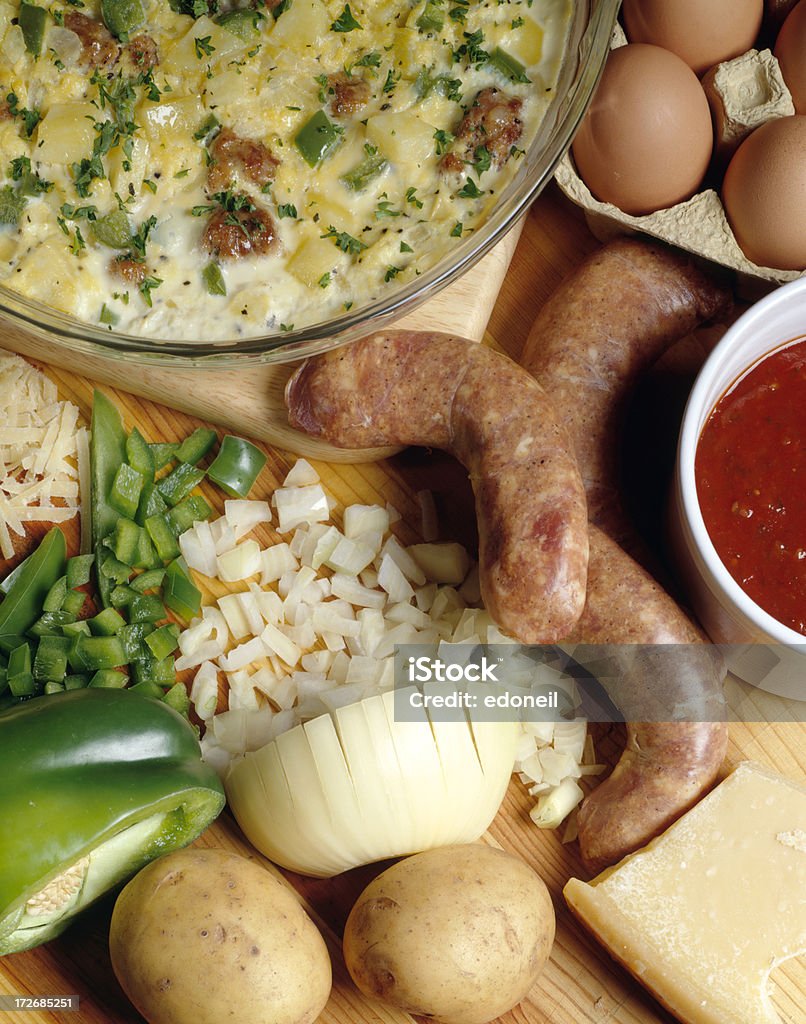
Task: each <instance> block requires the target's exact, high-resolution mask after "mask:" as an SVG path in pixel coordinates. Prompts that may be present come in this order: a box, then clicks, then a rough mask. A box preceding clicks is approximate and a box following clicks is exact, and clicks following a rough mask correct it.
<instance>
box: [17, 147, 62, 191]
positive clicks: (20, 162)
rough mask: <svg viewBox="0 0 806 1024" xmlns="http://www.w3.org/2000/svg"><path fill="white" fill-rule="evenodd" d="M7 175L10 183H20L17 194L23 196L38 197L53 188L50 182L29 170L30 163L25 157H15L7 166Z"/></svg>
mask: <svg viewBox="0 0 806 1024" xmlns="http://www.w3.org/2000/svg"><path fill="white" fill-rule="evenodd" d="M9 174H10V175H11V180H12V181H18V182H19V183H20V184H19V193H20V195H23V196H39V195H42V193H43V192H50V190H51V189H52V188H53V182H52V181H45V179H44V178H40V177H39V175H38V174H36V173H35V172H34V171H33V170H31V161H30V159H29V158H28V157H27V156H18V157H15V158H14V159H13V160H12V161H11V164H10V166H9Z"/></svg>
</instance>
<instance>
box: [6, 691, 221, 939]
mask: <svg viewBox="0 0 806 1024" xmlns="http://www.w3.org/2000/svg"><path fill="white" fill-rule="evenodd" d="M223 806H224V792H223V789H222V786H221V783H220V781H219V779H218V776H217V775H216V773H215V772H214V771H213V769H212V768H210V767H209V766H208V765H206V764H205V763H204V762H203V761H202V760H201V757H200V752H199V744H198V741H197V739H196V736H195V734H194V732H193V729H192V727H191V726H190V725H189V724H188V723H187V722H186V721H185V720H184V719H183V718H182V716H181V715H180V714H178V713H177V712H176V711H174V710H173V709H172V708H170V707H168V706H167V705H166V704H165V703H163V702H161V701H158V700H153V699H151V698H149V697H143V696H140V695H139V694H134V693H128V692H126V691H123V690H117V689H104V688H97V689H90V688H86V689H75V690H66V691H65V692H63V693H61V692H59V693H54V694H52V695H50V696H47V697H36V698H34V699H32V700H29V701H27V702H25V703H24V704H20V705H18V706H16V707H14V708H12V709H10V710H8V711H6V712H4V713H3V714H2V715H0V820H2V822H3V828H2V830H0V955H2V954H6V953H15V952H18V951H20V950H23V949H30V948H32V947H33V946H37V945H39V944H40V943H42V942H47V941H48V940H50V939H52V938H53V937H54V936H56V935H58V934H59V933H60V932H62V931H63V930H64V929H65V928H66V927H67V925H68V924H69V923H70V921H71V919H72V918H73V916H74V915H75V914H77V913H79V912H80V911H82V910H83V909H84V908H85V907H87V906H88V905H89V904H90V903H92V902H93V901H94V900H96V899H97V898H98V897H100V896H102V895H103V894H104V893H105V892H107V891H108V890H109V889H111V888H113V887H115V886H117V885H119V884H120V883H121V882H123V881H125V880H126V879H127V878H130V877H131V876H132V875H133V874H135V873H136V872H137V871H139V870H140V868H141V867H143V865H145V864H147V863H148V862H149V861H150V860H153V859H154V858H156V857H158V856H161V855H162V854H164V853H168V852H169V851H171V850H174V849H177V848H178V847H180V846H185V845H187V844H188V843H190V842H192V841H193V840H194V839H196V837H197V836H198V835H200V834H201V832H203V831H204V829H205V828H207V826H208V825H209V824H210V823H211V822H212V821H213V820H214V819H215V818H216V817H217V816H218V814H219V813H220V811H221V809H222V808H223Z"/></svg>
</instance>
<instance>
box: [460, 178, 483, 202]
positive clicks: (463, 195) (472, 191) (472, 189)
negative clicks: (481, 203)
mask: <svg viewBox="0 0 806 1024" xmlns="http://www.w3.org/2000/svg"><path fill="white" fill-rule="evenodd" d="M456 194H457V196H459V198H460V199H480V198H481V196H483V195H484V192H483V191H482V190H481V189H480V188H479V187H478V185H477V184H476V183H475V181H473V179H472V178H468V179H467V181H466V182H465V183H464V185H463V186H462V187H461V188H460V189H459V191H458V192H457V193H456Z"/></svg>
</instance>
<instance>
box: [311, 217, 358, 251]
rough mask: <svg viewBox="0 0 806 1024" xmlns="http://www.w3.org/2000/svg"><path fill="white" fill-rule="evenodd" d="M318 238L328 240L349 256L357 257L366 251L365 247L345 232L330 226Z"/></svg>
mask: <svg viewBox="0 0 806 1024" xmlns="http://www.w3.org/2000/svg"><path fill="white" fill-rule="evenodd" d="M319 237H320V238H330V239H332V241H333V244H334V245H335V246H337V247H338V248H339V249H341V251H342V252H346V253H349V254H350V255H351V256H357V255H358V254H359V253H361V252H363V251H364V249H366V245H365V244H364V243H363V242H362V241H360V240H359V239H357V238H353V236H352V235H349V234H348V233H347V232H346V231H337V230H336V229H335V228H334V227H333V225H332V224H331V225H330V226H329V227H328V229H327V231H326V232H325V233H324V234H323V235H320V236H319Z"/></svg>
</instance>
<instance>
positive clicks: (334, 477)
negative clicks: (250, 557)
mask: <svg viewBox="0 0 806 1024" xmlns="http://www.w3.org/2000/svg"><path fill="white" fill-rule="evenodd" d="M595 246H596V242H595V240H594V239H593V237H592V236H591V235H590V234H589V232H588V230H587V228H586V227H585V224H584V222H583V220H582V219H581V217H580V216H579V214H578V213H577V212H576V211H575V210H574V209H573V208H572V207H571V206H570V205H568V204H567V203H566V201H565V200H564V199H562V197H560V196H559V194H558V193H557V192H556V191H555V190H554V189H553V188H552V189H549V190H548V191H547V192H546V193H544V195H543V196H542V197H541V198H540V199H539V200H538V201H537V203H536V204H535V205H534V206H533V208H532V210H531V212H530V214H529V216H528V218H527V221H526V224H525V227H524V231H523V234H522V236H521V239H520V242H519V244H518V248H517V250H516V253H515V258H514V260H513V262H512V265H511V267H510V271H509V274H508V275H507V277H506V279H505V280H504V283H503V286H502V288H501V292H500V296H499V298H498V302H497V303H496V306H495V309H494V310H493V313H492V317H491V319H490V324H489V329H488V331H487V334H486V336H485V340H486V341H487V342H488V343H489V344H491V345H494V346H496V347H499V348H501V349H503V350H504V351H506V352H508V353H509V354H511V355H512V356H514V357H516V358H517V356H518V355H519V353H520V349H521V347H522V345H523V343H524V341H525V339H526V336H527V333H528V330H529V327H530V324H531V322H532V319H533V318H534V315H535V314H536V312H537V310H538V309H539V308H540V305H541V303H542V302H543V301H544V300H545V299H546V297H547V296H548V295H549V294H550V292H551V291H552V289H553V288H554V287H555V285H556V284H557V283H558V281H559V280H560V278H561V277H562V276H563V275H564V274H565V273H566V272H567V271H568V270H570V269H571V268H572V267H573V266H575V265H576V264H577V263H578V262H579V260H580V259H581V258H582V257H583V256H584V255H585V254H586V253H587V252H588V251H590V250H591V249H593V248H594V247H595ZM695 368H696V356H695V357H692V358H689V357H687V356H686V357H684V358H683V359H681V360H679V361H678V362H677V363H675V364H674V366H673V370H672V375H673V379H672V380H671V381H669V380H668V379H667V380H666V382H665V383H664V382H663V381H661V382H660V384H659V383H658V381H656V382H655V386H656V387H658V388H659V391H660V392H663V394H664V395H665V396H666V400H665V401H664V402H663V403H662V404H661V405H659V404H658V403H657V402H656V401H650V402H648V403H646V404H647V405H648V407H649V408H650V412H651V417H650V418H652V417H653V416H654V418H655V419H658V418H659V419H660V420H662V422H655V423H654V424H652V429H651V430H649V431H648V437H650V438H651V450H652V459H653V466H652V467H651V468H652V472H651V474H649V475H650V476H651V479H652V481H653V484H652V490H653V492H660V491H661V490H662V487H663V484H664V481H665V479H666V478H667V476H668V471H669V467H670V457H671V452H672V451H673V439H674V436H675V433H676V419H677V417H679V414H680V410H681V402H682V399H683V397H684V395H685V392H686V388H687V387H688V386H689V385H690V382H691V376H692V374H693V372H694V370H695ZM48 372H49V374H50V375H51V376H52V377H53V378H54V379H55V380H56V382H57V384H58V385H59V390H60V392H61V394H62V396H63V397H65V398H70V399H72V400H73V401H75V402H76V403H77V404H78V405H79V406H80V408H81V410H82V413H83V414H84V415H85V416H88V413H89V407H90V400H91V389H92V385H91V383H90V382H89V381H87V380H85V379H83V378H80V377H77V376H75V375H74V374H73V373H72V372H70V371H69V370H61V369H58V368H56V367H50V368H48ZM114 397H115V398H116V400H117V401H118V402H119V404H120V407H121V409H122V411H123V414H124V417H125V419H126V422H127V425H128V426H131V425H133V424H135V423H136V424H137V425H138V426H139V428H140V430H141V431H142V432H143V433H144V434H145V435H146V436H147V437H148V438H149V439H150V440H157V439H159V440H171V439H178V438H180V437H182V436H185V435H186V434H187V433H189V431H190V430H191V429H192V428H193V427H195V426H197V425H198V423H199V420H197V419H195V418H193V417H191V416H188V415H187V414H185V413H182V412H177V411H174V410H171V409H168V408H166V407H165V406H162V405H158V404H155V403H153V402H151V401H148V400H143V399H140V398H138V397H134V396H132V395H127V394H124V393H122V392H115V393H114ZM659 410H660V412H659ZM266 451H267V454H268V462H267V466H266V469H265V470H264V472H263V475H262V476H261V478H260V481H259V488H260V490H261V491H265V492H266V494H268V493H269V492H270V491H271V490H272V489H273V488H274V487H275V486H276V485H277V484H278V483H280V482H281V481H282V479H283V477H284V475H285V473H286V472H287V470H288V468H289V467H290V466H291V465H292V464H293V461H294V457H293V456H292V455H290V454H289V453H287V452H284V451H282V450H280V449H278V448H271V447H266ZM637 457H639V458H642V457H645V456H641V455H638V456H637ZM315 464H316V466H317V469H318V470H319V472H320V474H321V476H322V479H323V481H324V483H325V485H326V487H327V488H328V490H329V491H330V492H331V493H332V494H333V496H334V497H335V498H336V500H337V501H338V502H339V504H340V505H342V506H343V505H345V504H349V503H351V502H355V501H362V502H372V501H381V502H386V501H390V502H392V503H393V504H394V505H395V506H396V507H397V508H398V509H399V510H400V511H401V512H402V513H403V522H402V523H401V524H399V532H400V536H401V539H402V540H403V541H404V542H411V541H414V540H415V539H416V536H417V530H416V527H417V524H418V523H419V516H420V513H419V506H418V504H417V501H416V498H415V494H416V492H417V491H418V490H419V489H421V488H428V489H430V490H431V491H432V492H433V494H434V497H435V502H436V505H437V509H438V512H439V515H440V522H441V526H442V534H443V536H444V538H445V539H457V540H460V541H462V542H464V543H466V544H468V545H473V544H474V543H475V521H474V513H473V505H472V499H471V494H470V489H469V485H468V482H467V479H466V474H465V472H464V471H463V470H462V469H461V467H459V466H458V465H457V464H456V463H455V462H453V461H452V460H451V459H450V458H448V457H447V456H444V455H441V454H440V453H438V452H425V451H422V450H416V449H409V450H407V451H405V452H401V453H399V454H396V455H395V456H394V457H392V458H390V459H388V460H385V461H383V462H373V463H355V464H339V465H335V464H332V463H325V462H317V463H315ZM258 496H259V495H258ZM216 500H217V502H218V504H219V506H220V504H221V498H220V497H219V498H217V499H216ZM661 505H662V498H658V497H657V494H656V495H655V496H654V504H653V503H650V504H649V508H650V512H649V514H648V518H647V522H648V523H649V527H650V530H649V532H650V533H652V532H653V529H655V530H657V526H658V521H659V514H660V513H659V511H658V510H659V509H660V508H661ZM267 536H268V535H266V534H264V536H263V539H264V540H265V539H266V537H267ZM657 536H659V534H657ZM595 737H596V742H597V751H598V752H599V754H600V756H601V757H602V758H603V759H606V760H608V761H610V762H612V761H614V760H615V758H616V757H617V756H618V753H619V751H620V746H621V742H622V741H623V736H622V734H621V731H620V729H619V728H618V727H609V728H604V727H599V728H597V729H596V730H595ZM745 758H752V759H756V760H758V761H761V762H762V763H764V764H767V765H770V766H772V767H773V768H775V769H778V770H780V771H781V772H784V773H785V774H787V775H789V776H791V777H793V778H806V726H804V725H803V724H802V723H801V722H796V721H791V722H787V723H776V724H767V723H757V724H753V723H748V724H734V725H732V726H731V742H730V750H729V754H728V758H727V762H726V769H728V768H730V767H732V766H733V765H735V764H736V763H737V762H738V761H740V760H742V759H745ZM530 806H531V800H530V798H529V797H528V796H527V794H526V792H525V790H524V788H523V787H522V786H521V785H520V783H519V782H518V781H517V780H515V779H513V781H512V783H511V785H510V787H509V790H508V793H507V796H506V799H505V802H504V804H503V806H502V809H501V811H500V812H499V814H498V816H497V817H496V819H495V821H494V823H493V825H492V827H491V828H490V830H489V832H488V833H487V835H486V836H485V837H484V841H486V842H489V843H492V844H495V845H499V846H501V847H503V848H505V849H507V850H510V851H512V852H513V853H515V854H517V855H518V856H520V857H522V858H523V859H524V860H526V861H527V862H528V863H529V864H531V865H532V866H533V867H534V868H535V869H536V870H537V871H538V872H539V873H540V875H541V876H542V877H543V878H544V879H545V881H546V883H547V885H548V886H549V889H550V891H551V893H552V897H553V900H554V905H555V909H556V912H557V923H558V928H557V940H556V943H555V946H554V949H553V952H552V956H551V959H550V962H549V964H548V966H547V968H546V970H545V972H544V973H543V975H542V976H541V978H540V980H539V982H538V983H537V984H536V985H535V987H534V989H533V990H532V992H531V993H530V996H529V998H528V999H527V1000H526V1001H525V1002H524V1003H523V1004H521V1005H520V1006H519V1007H517V1008H516V1009H515V1010H513V1011H512V1012H510V1013H509V1014H507V1015H506V1016H505V1017H504V1018H502V1019H501V1020H502V1024H671V1021H672V1018H671V1017H670V1016H669V1015H668V1014H667V1013H665V1012H664V1011H663V1010H662V1009H661V1008H660V1007H659V1006H658V1005H657V1004H656V1003H655V1002H654V1000H653V999H652V998H651V997H650V996H649V995H647V994H646V993H645V992H644V991H643V990H642V989H641V988H640V987H639V986H638V985H637V984H636V983H635V982H634V981H633V980H632V979H631V978H630V977H629V976H628V975H627V974H626V973H625V972H624V971H623V970H621V969H620V968H619V967H618V966H617V965H615V964H614V963H613V962H612V961H611V960H610V958H609V957H608V955H607V954H606V953H605V952H604V951H603V950H602V949H600V948H599V947H598V946H597V945H596V943H595V942H594V941H593V940H591V939H590V938H588V937H587V936H586V935H585V934H584V933H583V932H582V930H581V929H580V928H579V927H578V926H577V925H576V923H575V922H574V921H573V919H572V918H571V916H570V914H569V913H568V912H567V910H566V909H565V905H564V902H563V900H562V896H561V890H562V887H563V885H564V884H565V882H566V881H567V880H568V878H569V877H570V876H572V875H577V876H578V877H583V878H584V877H588V876H587V875H586V873H585V872H584V869H583V867H582V865H581V863H580V861H579V857H578V852H577V850H576V847H575V844H569V845H568V846H563V845H562V844H561V842H560V840H559V838H558V836H557V835H556V834H555V833H553V832H541V831H539V830H537V829H536V828H535V827H534V825H532V823H531V821H530V819H529V817H528V811H529V808H530ZM1 827H3V826H2V823H0V828H1ZM199 844H200V845H203V846H216V847H223V848H227V849H231V850H235V851H238V852H241V853H243V854H245V855H247V856H251V857H255V858H256V859H258V860H260V861H261V862H262V863H264V864H265V866H266V868H267V869H268V870H276V869H274V868H272V866H271V865H269V864H268V862H266V861H265V860H263V858H261V857H260V856H259V855H258V854H256V853H255V851H254V850H252V849H251V848H250V847H249V846H248V844H247V843H246V842H245V841H244V840H243V838H242V837H241V836H240V833H239V831H238V828H237V826H236V825H235V824H234V822H233V820H232V819H231V818H230V816H229V815H228V813H227V812H225V813H224V814H223V815H222V817H221V818H220V819H219V820H218V821H217V822H216V824H215V825H214V826H213V827H211V828H210V829H209V830H208V831H207V832H206V833H205V835H204V836H203V837H202V838H201V839H200V840H199ZM380 867H382V866H377V865H376V866H373V867H370V868H363V869H357V870H355V871H352V872H348V873H346V874H344V875H341V876H339V877H338V878H336V879H331V880H311V879H303V878H301V877H299V876H295V875H293V874H290V873H286V874H285V877H286V878H287V880H288V882H289V884H291V885H292V886H293V887H294V889H295V890H296V891H297V892H298V893H299V895H300V898H301V899H302V900H303V901H304V902H305V904H306V905H307V906H308V908H309V909H310V911H311V913H312V914H313V915H314V917H315V919H316V920H317V922H318V923H319V924H320V926H321V927H322V929H323V931H324V933H325V935H326V938H327V940H328V943H329V946H330V951H331V953H332V957H333V964H334V978H335V984H334V989H333V995H332V998H331V1000H330V1002H329V1004H328V1006H327V1008H326V1010H325V1012H324V1014H323V1016H322V1018H321V1022H322V1024H379V1022H381V1024H406V1022H409V1021H410V1020H411V1018H409V1017H407V1016H406V1015H405V1014H402V1013H399V1012H397V1011H395V1010H392V1009H389V1008H387V1007H384V1006H381V1005H380V1004H376V1003H371V1002H370V1001H368V1000H366V999H364V998H363V997H362V996H361V995H360V994H359V993H358V991H357V990H356V989H355V987H354V986H353V985H352V983H351V982H350V979H349V977H348V976H347V974H346V972H345V969H344V965H343V961H342V959H341V953H340V942H339V936H340V933H341V930H342V928H343V924H344V921H345V919H346V916H347V914H348V912H349V909H350V907H351V905H352V903H353V901H354V900H355V898H356V897H357V895H358V893H359V892H360V891H361V889H362V888H363V886H364V885H365V884H366V883H367V882H368V881H369V880H370V878H371V877H373V875H374V874H375V873H377V871H379V870H380ZM110 911H111V900H110V899H107V900H106V901H104V902H103V903H102V904H100V905H99V906H97V907H96V908H94V909H93V910H91V911H90V912H89V913H88V914H86V915H85V916H84V917H83V918H82V919H81V920H79V921H78V922H76V923H75V924H74V925H73V926H72V927H71V928H70V929H69V930H68V931H67V932H66V933H65V934H64V935H63V936H61V937H60V938H58V939H56V940H55V941H53V942H51V943H49V944H47V945H45V946H42V947H39V948H38V949H35V950H32V951H29V952H26V953H19V954H15V955H12V956H7V957H4V958H2V959H0V993H5V994H17V995H34V996H36V995H49V994H77V995H79V997H80V1003H81V1005H80V1010H79V1011H78V1012H77V1013H74V1012H66V1013H59V1012H53V1013H49V1012H43V1011H24V1012H18V1013H13V1014H8V1015H6V1014H3V1013H0V1020H6V1019H7V1020H8V1021H9V1024H55V1022H63V1024H78V1022H80V1024H134V1022H137V1021H139V1020H140V1018H139V1016H138V1015H137V1013H136V1012H135V1011H134V1010H133V1009H132V1007H131V1006H130V1005H129V1004H128V1002H127V1000H126V998H125V997H124V995H123V993H122V992H121V990H120V988H119V986H118V985H117V982H116V980H115V978H114V975H113V973H112V970H111V966H110V963H109V957H108V952H107V929H108V920H109V914H110ZM802 961H803V958H801V961H793V962H790V963H789V964H788V965H786V966H785V967H783V968H781V969H779V970H778V971H776V972H775V974H774V979H775V981H776V982H777V988H776V995H775V1004H776V1006H777V1008H778V1011H779V1013H780V1014H781V1020H782V1021H783V1022H785V1024H804V1021H806V1014H805V1013H804V1006H806V966H805V965H804V964H803V962H802ZM725 1024H730V1022H727V1021H726V1022H725Z"/></svg>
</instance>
